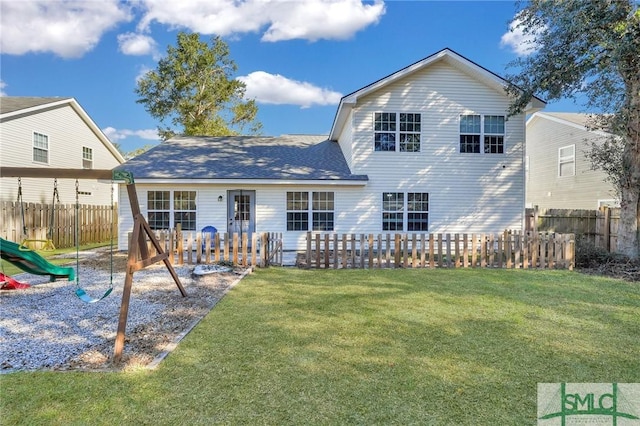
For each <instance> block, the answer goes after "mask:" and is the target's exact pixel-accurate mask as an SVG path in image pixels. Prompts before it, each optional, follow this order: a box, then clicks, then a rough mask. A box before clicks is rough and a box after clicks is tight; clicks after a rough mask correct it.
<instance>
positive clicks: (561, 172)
mask: <svg viewBox="0 0 640 426" xmlns="http://www.w3.org/2000/svg"><path fill="white" fill-rule="evenodd" d="M575 174H576V146H575V145H567V146H563V147H561V148H559V149H558V176H559V177H565V176H574V175H575Z"/></svg>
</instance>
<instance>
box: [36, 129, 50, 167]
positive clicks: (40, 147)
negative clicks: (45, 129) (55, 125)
mask: <svg viewBox="0 0 640 426" xmlns="http://www.w3.org/2000/svg"><path fill="white" fill-rule="evenodd" d="M33 161H35V162H37V163H46V164H49V136H47V135H43V134H42V133H37V132H33Z"/></svg>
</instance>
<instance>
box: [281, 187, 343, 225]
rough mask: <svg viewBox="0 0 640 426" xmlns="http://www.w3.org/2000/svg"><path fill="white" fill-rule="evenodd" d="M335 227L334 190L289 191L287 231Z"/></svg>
mask: <svg viewBox="0 0 640 426" xmlns="http://www.w3.org/2000/svg"><path fill="white" fill-rule="evenodd" d="M310 201H311V202H310ZM309 218H311V220H309ZM333 227H334V193H333V192H319V191H318V192H316V191H314V192H307V191H295V192H287V231H333Z"/></svg>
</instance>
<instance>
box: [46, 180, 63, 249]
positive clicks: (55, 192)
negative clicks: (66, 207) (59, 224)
mask: <svg viewBox="0 0 640 426" xmlns="http://www.w3.org/2000/svg"><path fill="white" fill-rule="evenodd" d="M51 198H52V199H51V218H50V219H49V231H48V232H47V238H48V240H49V241H51V240H53V224H54V222H55V220H56V202H57V203H58V204H60V193H59V192H58V178H53V197H51Z"/></svg>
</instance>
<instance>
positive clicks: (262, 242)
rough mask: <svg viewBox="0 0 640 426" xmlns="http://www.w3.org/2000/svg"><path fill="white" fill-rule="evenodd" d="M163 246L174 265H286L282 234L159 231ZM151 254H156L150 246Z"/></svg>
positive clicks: (158, 236) (150, 245)
mask: <svg viewBox="0 0 640 426" xmlns="http://www.w3.org/2000/svg"><path fill="white" fill-rule="evenodd" d="M155 234H156V238H157V239H158V241H159V242H160V246H161V247H162V248H163V249H164V250H165V251H166V252H167V253H168V254H169V261H170V262H171V263H172V264H174V265H183V264H185V263H187V264H211V263H220V262H226V263H232V264H233V265H237V266H243V267H246V266H260V267H267V266H270V265H282V233H276V232H262V233H256V232H254V233H253V234H252V235H251V238H250V239H249V237H248V235H247V234H246V233H244V234H241V235H240V234H238V233H233V234H229V233H226V232H225V233H215V234H213V238H212V236H211V234H210V233H208V232H205V233H204V235H203V233H202V232H190V231H181V230H180V229H171V230H164V231H156V232H155ZM129 238H131V235H129ZM147 245H148V247H149V250H150V252H151V253H154V252H155V250H154V248H153V246H152V244H151V242H148V244H147Z"/></svg>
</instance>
